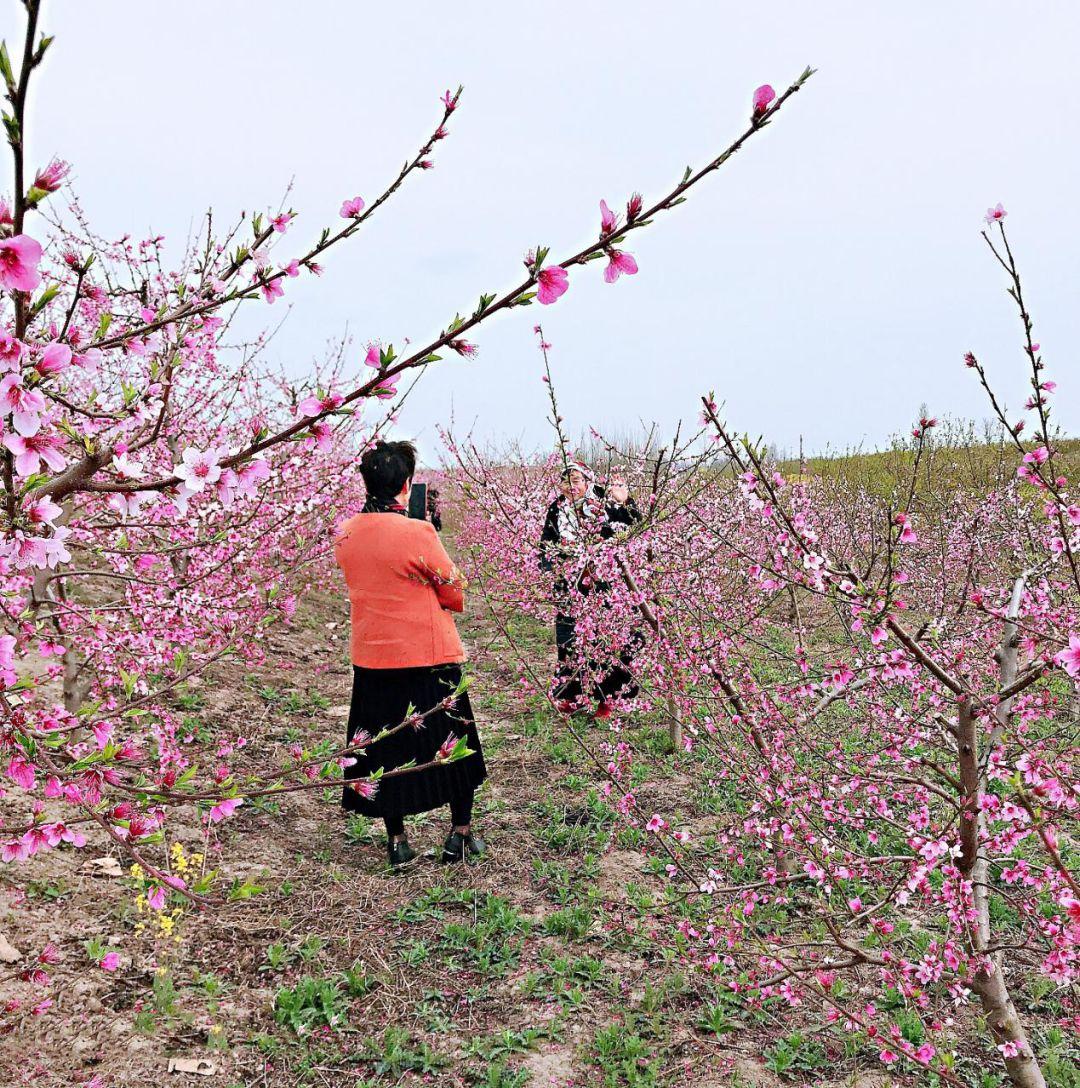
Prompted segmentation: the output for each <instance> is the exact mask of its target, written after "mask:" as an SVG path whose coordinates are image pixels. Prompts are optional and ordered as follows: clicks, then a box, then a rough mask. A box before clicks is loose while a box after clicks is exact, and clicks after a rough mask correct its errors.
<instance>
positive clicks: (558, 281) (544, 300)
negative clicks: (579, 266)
mask: <svg viewBox="0 0 1080 1088" xmlns="http://www.w3.org/2000/svg"><path fill="white" fill-rule="evenodd" d="M568 279H569V274H568V273H567V271H566V269H565V268H563V267H562V266H561V265H557V264H552V265H548V267H547V268H542V269H540V271H539V272H538V273H537V276H536V284H537V292H536V301H537V302H539V303H540V305H541V306H550V305H551V304H552V303H553V302H554V301H555V300H556V299H558V298H561V297H562V296H563V295H564V294H566V289H567V288H568V287H569V286H570V284H569V282H568Z"/></svg>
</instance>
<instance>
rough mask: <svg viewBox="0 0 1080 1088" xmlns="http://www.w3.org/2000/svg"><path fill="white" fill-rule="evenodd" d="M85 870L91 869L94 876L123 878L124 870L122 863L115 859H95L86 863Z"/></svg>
mask: <svg viewBox="0 0 1080 1088" xmlns="http://www.w3.org/2000/svg"><path fill="white" fill-rule="evenodd" d="M84 868H86V869H89V870H90V872H91V873H92V874H93V875H94V876H123V875H124V870H123V869H122V868H121V866H120V862H118V861H117V860H116V858H114V857H111V856H110V857H106V858H93V859H91V860H90V861H88V862H87V863H86V865H85V866H84Z"/></svg>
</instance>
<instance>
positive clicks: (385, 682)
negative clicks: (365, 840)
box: [341, 665, 487, 817]
mask: <svg viewBox="0 0 1080 1088" xmlns="http://www.w3.org/2000/svg"><path fill="white" fill-rule="evenodd" d="M460 682H461V666H460V665H434V666H429V667H425V668H416V669H362V668H360V667H359V666H358V665H354V666H353V690H352V705H351V707H350V710H349V728H348V734H347V741H348V743H350V744H351V743H352V739H353V737H354V736H356V735H357V734H358V733H360V732H361V731H366V732H368V733H369V734H371V736H373V737H375V736H378V735H379V733H380V732H382V730H383V729H387V728H393V727H394V726H396V725H400V724H401V722H403V721H404V720H405V717H406V715H407V714H408V713H409V708H410V707H412V709H413V711H414V712H415V713H424V712H425V711H429V710H431V708H432V707H434V706H437V705H438V704H439V703H441V702H442V701H443V700H444V699H445V698H446V697H447V695H449V694H450V693H451V692H453V691H454V689H455V688H456V687H457V685H458V684H459V683H460ZM451 734H453V735H454V736H455V737H465V738H466V739H467V740H468V744H469V748H470V749H472V753H473V754H472V755H469V756H466V757H465V758H464V759H457V760H454V761H453V762H452V763H445V764H442V765H440V766H438V767H426V768H424V769H423V770H415V771H414V770H409V771H405V772H404V773H402V774H395V775H389V776H386V775H384V776H383V777H382V778H381V779H380V780H379V782H378V791H377V792H376V794H375V796H374V797H363V796H361V794H360V793H358V792H357V791H356V790H355V789H353V788H352V787H350V786H345V787H344V789H343V790H342V798H341V805H342V808H344V809H345V810H346V811H347V812H360V813H362V814H363V815H365V816H384V817H385V816H389V817H395V816H408V815H411V814H412V813H415V812H429V811H430V810H431V809H433V808H439V807H441V806H442V805H446V804H449V803H450V801H451V800H453V799H455V798H457V797H462V796H467V795H468V794H470V793H472V792H473V790H475V789H476V787H477V786H479V785H480V783H481V782H483V781H484V779H485V778H486V777H487V768H486V767H485V766H484V753H483V751H482V749H481V747H480V735H479V734H478V733H477V731H476V722H475V721H474V720H473V713H472V707H471V706H470V704H469V694H468V692H462V693H461V694H460V695H459V696H458V697H457V700H456V702H455V703H454V705H452V706H450V707H448V708H444V709H442V710H436V711H433V712H432V713H430V714H428V715H427V717H426V718H424V719H423V722H422V723H421V724H420V726H419V727H418V728H415V729H414V728H413V727H412V726H407V727H406V728H404V729H402V730H400V731H399V732H397V733H394V734H392V735H391V736H389V737H383V738H382V740H379V741H375V742H374V743H372V744H369V745H368V746H367V747H366V748H364V749H363V750H361V751H358V752H352V753H350V755H352V756H353V757H354V758H355V759H356V763H354V764H353V765H352V766H351V767H347V768H346V769H345V779H346V781H348V780H349V779H354V778H366V777H367V776H368V775H370V774H372V773H373V772H375V771H377V770H379V769H380V768H381V769H382V770H383V771H390V770H393V769H395V768H397V767H401V766H403V765H404V764H406V763H410V762H411V763H415V764H416V765H417V766H419V765H421V764H424V763H430V762H431V761H432V760H433V759H434V758H435V753H436V752H437V751H438V750H439V748H440V747H441V746H442V744H443V743H444V742H445V741H446V739H447V737H449V736H450V735H451Z"/></svg>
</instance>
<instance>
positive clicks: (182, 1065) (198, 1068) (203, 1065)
mask: <svg viewBox="0 0 1080 1088" xmlns="http://www.w3.org/2000/svg"><path fill="white" fill-rule="evenodd" d="M166 1072H167V1073H198V1075H199V1076H200V1077H212V1076H213V1075H214V1073H216V1072H217V1067H216V1066H215V1065H214V1063H213V1062H211V1061H207V1060H206V1058H170V1059H169V1065H168V1067H167V1069H166Z"/></svg>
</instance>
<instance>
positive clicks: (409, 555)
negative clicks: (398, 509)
mask: <svg viewBox="0 0 1080 1088" xmlns="http://www.w3.org/2000/svg"><path fill="white" fill-rule="evenodd" d="M334 554H335V556H336V557H337V561H338V566H339V567H341V570H342V572H343V573H344V575H345V583H346V585H347V586H348V587H349V603H350V605H351V611H352V641H351V651H352V660H353V664H354V665H360V666H361V667H363V668H366V669H405V668H413V667H416V666H421V665H442V664H445V663H446V662H450V661H464V660H465V650H464V649H463V648H462V645H461V639H459V638H458V633H457V628H456V627H455V626H454V617H453V616H452V615H451V614H450V613H451V612H460V611H462V609H463V608H464V607H465V597H464V594H463V593H462V590H463V588H464V579H463V578H462V577H461V573H460V572H459V571H458V569H457V567H455V566H454V563H453V561H452V560H451V559H450V556H448V555H447V554H446V549H445V548H444V547H443V546H442V542H441V541H440V540H439V537H438V535H437V534H436V532H435V530H434V529H433V528H432V526H431V525H430V524H429V523H428V522H426V521H420V520H418V519H412V518H407V517H403V516H402V515H401V514H357V515H356V516H355V517H352V518H350V519H349V520H348V521H347V522H345V524H344V525H342V527H341V529H340V530H339V531H338V534H337V538H336V539H335V541H334Z"/></svg>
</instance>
